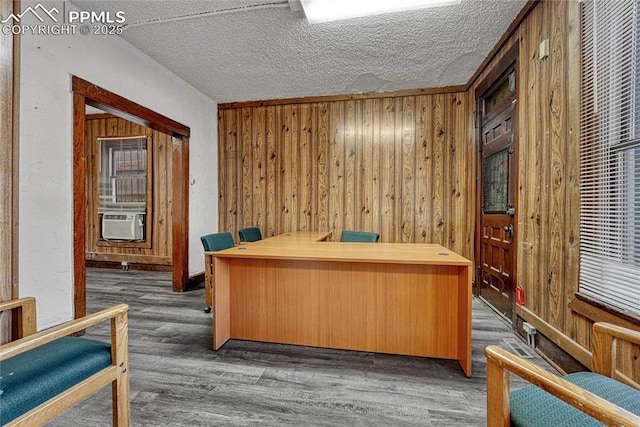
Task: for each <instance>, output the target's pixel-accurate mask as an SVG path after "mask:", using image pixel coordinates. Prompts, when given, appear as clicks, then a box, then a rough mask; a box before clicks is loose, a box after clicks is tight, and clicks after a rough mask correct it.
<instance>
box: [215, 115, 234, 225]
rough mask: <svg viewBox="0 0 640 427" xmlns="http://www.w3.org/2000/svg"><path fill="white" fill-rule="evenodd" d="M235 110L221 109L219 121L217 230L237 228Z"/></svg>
mask: <svg viewBox="0 0 640 427" xmlns="http://www.w3.org/2000/svg"><path fill="white" fill-rule="evenodd" d="M237 113H238V111H237V110H221V114H222V116H223V117H222V120H221V121H220V122H221V123H220V124H221V126H220V134H221V135H220V136H221V137H220V138H219V141H220V142H219V152H218V157H219V159H220V160H221V161H222V162H223V164H222V167H220V168H218V182H219V187H220V188H219V191H220V200H219V202H220V206H221V207H224V210H220V214H219V215H220V222H221V224H220V226H219V227H218V228H219V231H231V232H233V231H234V230H237V217H236V215H237V210H238V200H237V198H236V197H237V193H236V185H237V180H236V173H237V168H236V161H237V159H238V150H239V147H238V145H237V142H236V140H237V131H238V130H237V128H236V117H237Z"/></svg>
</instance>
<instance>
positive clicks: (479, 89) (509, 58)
mask: <svg viewBox="0 0 640 427" xmlns="http://www.w3.org/2000/svg"><path fill="white" fill-rule="evenodd" d="M519 54H520V47H519V45H518V44H517V43H516V44H514V45H513V46H512V47H511V48H510V49H509V50H508V51H507V52H506V53H505V55H504V56H503V57H502V58H501V59H500V61H498V62H497V63H496V64H495V65H494V66H493V67H492V68H491V69H490V70H489V72H488V73H487V75H486V76H485V78H484V79H483V80H482V81H481V82H480V83H479V84H478V86H476V88H475V91H474V102H475V105H476V109H477V110H476V113H478V109H479V105H478V104H479V102H478V100H479V99H480V97H482V96H483V95H484V94H485V93H486V92H487V91H488V90H489V89H490V88H491V87H492V86H493V85H494V84H495V83H496V81H497V80H498V79H500V77H501V76H502V75H503V74H504V73H505V72H506V71H507V70H508V69H509V68H510V67H511V66H512V65H514V72H515V76H516V88H515V97H516V105H515V107H514V112H513V142H514V144H513V146H514V152H513V154H512V156H513V159H515V160H514V161H516V165H517V161H518V158H519V151H520V149H519V144H518V128H519V127H518V110H519V109H518V99H519V93H520V92H519V85H520V78H519V75H518V67H519V64H518V62H519V61H518V59H519ZM478 116H479V114H478ZM478 116H476V117H475V118H474V119H475V120H476V123H477V126H476V148H477V150H478V151H477V153H478V155H477V156H476V158H477V161H476V194H477V197H476V220H475V223H476V227H475V229H476V232H475V236H474V240H475V244H474V251H475V253H474V260H475V263H476V265H475V271H474V274H475V279H476V286H475V287H474V288H475V289H474V292H475V293H476V294H478V293H479V283H478V280H479V279H480V275H479V274H478V271H479V269H480V268H481V265H480V260H481V258H480V256H481V250H482V248H481V244H482V236H481V233H482V221H481V218H482V198H481V197H480V196H481V194H482V179H481V178H482V177H481V172H482V156H481V155H480V147H481V146H482V134H481V132H482V118H481V117H478ZM513 179H514V186H513V187H514V188H513V189H512V191H513V192H514V193H513V204H514V206H515V207H516V213H515V218H514V223H515V224H517V223H518V221H517V217H518V214H519V212H518V206H519V205H518V191H517V188H518V174H517V173H516V175H515V176H514V177H513ZM517 239H518V227H515V232H514V235H513V242H514V246H513V248H514V250H515V251H516V254H515V255H514V263H513V272H512V276H513V280H514V287H515V286H516V285H517V283H516V282H515V281H516V278H517V268H518V265H517V263H516V261H517V259H518V257H517V241H518V240H517ZM514 313H515V310H514Z"/></svg>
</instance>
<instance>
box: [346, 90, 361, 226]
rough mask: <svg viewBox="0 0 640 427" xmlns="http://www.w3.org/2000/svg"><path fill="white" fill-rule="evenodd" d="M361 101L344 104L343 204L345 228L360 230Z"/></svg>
mask: <svg viewBox="0 0 640 427" xmlns="http://www.w3.org/2000/svg"><path fill="white" fill-rule="evenodd" d="M359 104H360V102H359V101H351V100H350V101H345V103H344V180H343V181H342V183H343V185H344V199H343V202H342V215H343V227H344V228H345V229H348V230H354V229H356V228H358V224H356V221H355V218H356V210H357V205H356V200H355V197H356V183H355V179H356V106H357V105H359Z"/></svg>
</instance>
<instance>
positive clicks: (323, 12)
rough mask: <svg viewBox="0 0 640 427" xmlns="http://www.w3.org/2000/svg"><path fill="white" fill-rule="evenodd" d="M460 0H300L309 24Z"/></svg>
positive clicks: (442, 4)
mask: <svg viewBox="0 0 640 427" xmlns="http://www.w3.org/2000/svg"><path fill="white" fill-rule="evenodd" d="M460 1H461V0H301V3H302V8H303V9H304V14H305V15H306V17H307V20H308V21H309V23H310V24H317V23H319V22H329V21H339V20H341V19H350V18H357V17H360V16H370V15H382V14H384V13H392V12H401V11H404V10H415V9H425V8H428V7H437V6H446V5H450V4H460Z"/></svg>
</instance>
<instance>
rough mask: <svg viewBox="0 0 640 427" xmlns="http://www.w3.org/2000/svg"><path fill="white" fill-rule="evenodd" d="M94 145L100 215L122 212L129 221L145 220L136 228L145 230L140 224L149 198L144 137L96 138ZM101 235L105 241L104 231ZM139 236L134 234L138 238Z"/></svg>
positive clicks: (148, 154)
mask: <svg viewBox="0 0 640 427" xmlns="http://www.w3.org/2000/svg"><path fill="white" fill-rule="evenodd" d="M98 144H99V147H100V155H99V172H98V174H99V180H98V188H99V189H98V193H99V197H98V199H99V206H98V210H99V213H100V215H101V216H103V217H104V215H105V214H114V213H122V214H130V217H132V218H134V217H135V218H145V220H143V221H142V223H141V224H140V226H141V227H143V228H145V229H146V227H144V225H145V224H144V222H146V217H147V216H149V215H148V213H149V208H150V199H151V196H150V195H151V188H150V185H151V154H150V153H151V150H150V149H149V150H148V149H147V137H146V136H136V137H127V138H98ZM132 214H143V215H142V216H140V215H138V216H133V215H132ZM110 217H111V216H109V217H108V218H110ZM105 218H107V217H105ZM102 234H103V238H106V237H104V234H105V230H104V229H103V230H102ZM107 234H109V233H107ZM141 234H142V233H141V232H138V233H137V235H138V236H139V235H141ZM134 240H144V238H142V239H140V238H138V237H136V238H135V239H134Z"/></svg>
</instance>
